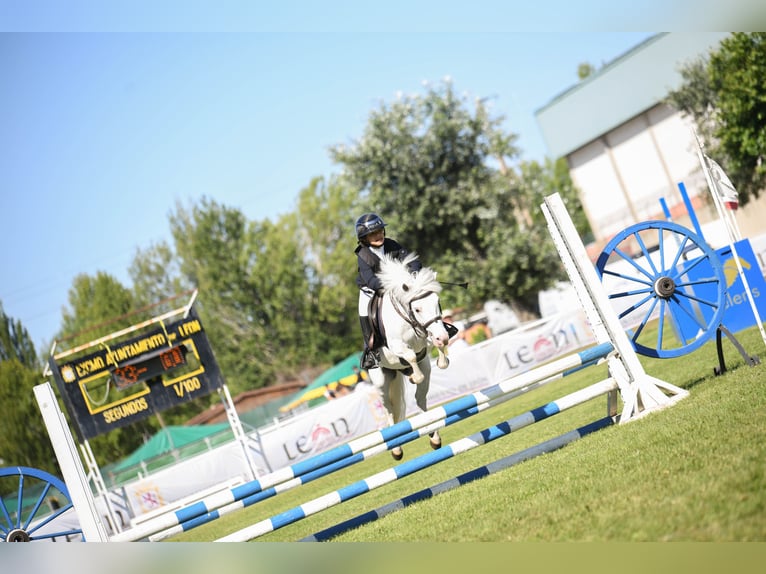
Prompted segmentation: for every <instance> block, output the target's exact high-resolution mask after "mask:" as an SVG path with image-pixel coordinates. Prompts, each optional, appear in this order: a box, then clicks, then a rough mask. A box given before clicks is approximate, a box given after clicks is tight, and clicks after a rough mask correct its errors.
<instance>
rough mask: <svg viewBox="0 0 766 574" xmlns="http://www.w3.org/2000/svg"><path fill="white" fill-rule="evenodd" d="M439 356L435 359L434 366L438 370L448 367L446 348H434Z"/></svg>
mask: <svg viewBox="0 0 766 574" xmlns="http://www.w3.org/2000/svg"><path fill="white" fill-rule="evenodd" d="M436 350H437V351H438V353H439V356H438V357H436V366H437V367H439V368H440V369H446V368H447V367H449V357H447V347H436Z"/></svg>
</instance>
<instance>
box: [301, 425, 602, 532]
mask: <svg viewBox="0 0 766 574" xmlns="http://www.w3.org/2000/svg"><path fill="white" fill-rule="evenodd" d="M613 424H614V419H613V418H612V417H609V416H607V417H604V418H602V419H599V420H597V421H594V422H592V423H590V424H587V425H585V426H581V427H579V428H577V429H575V430H572V431H569V432H568V433H565V434H562V435H560V436H557V437H555V438H552V439H550V440H547V441H545V442H541V443H540V444H537V445H535V446H531V447H529V448H526V449H524V450H521V451H519V452H517V453H514V454H512V455H509V456H506V457H504V458H501V459H499V460H496V461H495V462H491V463H489V464H487V465H484V466H480V467H478V468H475V469H473V470H470V471H468V472H466V473H464V474H461V475H460V476H456V477H454V478H451V479H449V480H445V481H444V482H440V483H439V484H437V485H435V486H432V487H430V488H424V489H423V490H419V491H418V492H415V493H414V494H410V495H408V496H404V497H402V498H400V499H399V500H395V501H393V502H389V503H388V504H386V505H384V506H381V507H379V508H376V509H375V510H370V511H369V512H365V513H363V514H360V515H358V516H355V517H354V518H351V519H349V520H346V521H344V522H340V523H338V524H336V525H335V526H331V527H330V528H326V529H324V530H321V531H319V532H315V533H314V534H312V535H311V536H307V537H305V538H301V539H300V540H299V541H298V542H326V541H328V540H330V539H332V538H335V537H336V536H339V535H340V534H343V533H345V532H348V531H349V530H352V529H353V528H358V527H359V526H362V525H364V524H369V523H370V522H374V521H376V520H378V519H379V518H383V517H384V516H386V515H388V514H391V513H393V512H396V511H397V510H402V509H403V508H406V507H407V506H410V505H411V504H414V503H416V502H420V501H422V500H428V499H429V498H433V497H434V496H436V495H438V494H442V493H444V492H448V491H450V490H454V489H455V488H457V487H459V486H463V485H464V484H468V483H469V482H473V481H474V480H477V479H479V478H484V477H485V476H489V475H490V474H495V473H496V472H500V471H501V470H505V469H507V468H510V467H512V466H515V465H517V464H519V463H521V462H524V461H525V460H530V459H532V458H535V457H537V456H540V455H541V454H545V453H548V452H553V451H554V450H558V449H560V448H563V447H565V446H566V445H568V444H571V443H573V442H574V441H576V440H578V439H581V438H582V437H584V436H586V435H589V434H591V433H593V432H596V431H597V430H601V429H602V428H605V427H607V426H610V425H613Z"/></svg>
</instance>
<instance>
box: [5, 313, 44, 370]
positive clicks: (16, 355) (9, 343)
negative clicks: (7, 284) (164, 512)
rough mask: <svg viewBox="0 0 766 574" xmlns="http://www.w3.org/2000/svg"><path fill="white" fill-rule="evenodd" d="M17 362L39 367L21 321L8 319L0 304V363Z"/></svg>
mask: <svg viewBox="0 0 766 574" xmlns="http://www.w3.org/2000/svg"><path fill="white" fill-rule="evenodd" d="M11 359H16V360H18V361H19V362H20V363H21V364H22V365H25V366H27V367H30V368H36V367H38V366H39V359H38V358H37V353H36V351H35V345H34V343H33V342H32V339H31V338H30V337H29V333H28V332H27V330H26V329H25V328H24V326H23V325H22V324H21V321H19V320H14V319H12V318H11V317H8V316H7V315H6V314H5V311H3V304H2V302H0V361H9V360H11Z"/></svg>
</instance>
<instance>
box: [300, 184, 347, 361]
mask: <svg viewBox="0 0 766 574" xmlns="http://www.w3.org/2000/svg"><path fill="white" fill-rule="evenodd" d="M357 196H358V192H357V190H356V188H355V187H353V186H352V185H349V184H348V182H346V181H344V180H339V179H332V180H330V181H329V182H326V181H325V180H324V179H322V178H315V179H314V180H313V181H312V182H311V184H310V185H309V186H308V187H306V188H305V189H303V190H302V191H301V193H300V195H299V198H298V204H297V210H296V213H297V217H298V240H299V241H298V244H299V245H300V246H301V249H302V253H301V260H302V261H303V262H304V265H305V271H306V273H307V281H308V291H307V293H306V295H308V296H309V297H310V300H311V306H312V310H313V311H312V314H313V321H312V324H311V325H308V326H305V327H306V328H307V329H309V331H310V332H312V342H311V343H310V344H309V345H310V347H309V348H314V349H315V351H316V353H317V354H316V358H315V361H316V362H317V363H319V364H323V363H326V362H328V361H329V362H331V363H335V362H337V361H339V360H341V359H343V358H345V357H346V356H348V355H349V354H350V353H352V352H354V351H358V350H360V345H361V342H360V341H359V340H358V338H357V337H353V336H352V337H351V338H349V334H350V333H353V334H356V333H357V332H358V330H359V320H358V318H357V317H358V314H357V311H356V308H357V297H358V290H357V287H356V272H357V270H356V255H354V249H355V248H356V244H357V242H356V233H355V230H354V223H355V221H356V217H357V215H358V214H357V213H356V212H355V211H354V209H355V207H354V203H355V201H356V198H357ZM289 328H295V327H289Z"/></svg>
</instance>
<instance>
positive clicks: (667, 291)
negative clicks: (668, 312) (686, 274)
mask: <svg viewBox="0 0 766 574" xmlns="http://www.w3.org/2000/svg"><path fill="white" fill-rule="evenodd" d="M675 291H676V282H675V281H673V279H671V278H670V277H660V278H659V279H657V281H655V282H654V292H655V293H657V296H659V297H662V298H663V299H670V297H671V296H672V295H673V293H675Z"/></svg>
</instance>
